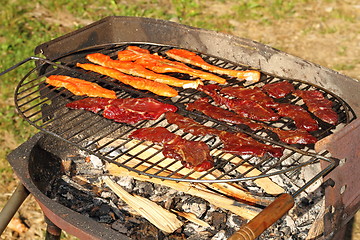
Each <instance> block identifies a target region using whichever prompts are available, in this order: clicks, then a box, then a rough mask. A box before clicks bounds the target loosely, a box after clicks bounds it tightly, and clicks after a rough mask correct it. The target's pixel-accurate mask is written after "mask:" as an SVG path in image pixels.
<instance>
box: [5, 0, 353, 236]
mask: <svg viewBox="0 0 360 240" xmlns="http://www.w3.org/2000/svg"><path fill="white" fill-rule="evenodd" d="M210 2H212V3H213V4H209V5H208V8H207V9H205V10H206V11H209V12H211V13H214V14H216V13H217V12H222V13H223V12H226V11H230V10H229V6H227V5H226V1H210ZM304 2H306V1H304ZM320 2H321V3H322V4H317V1H313V3H312V4H309V5H308V6H305V7H304V8H302V9H298V11H297V14H298V15H299V16H298V17H294V18H286V19H283V20H277V21H272V22H271V23H268V22H264V21H257V20H251V19H250V20H244V21H237V20H232V19H230V20H229V23H230V24H231V25H232V26H233V30H232V31H231V34H233V35H236V36H240V37H244V38H249V39H253V40H255V41H258V42H261V43H264V44H267V45H270V46H272V47H274V48H278V49H280V50H282V51H284V52H288V53H290V54H293V55H295V56H298V57H301V58H303V59H306V60H309V61H311V62H314V63H317V64H319V65H322V66H325V67H328V68H331V69H334V70H336V71H339V72H340V73H343V74H345V75H348V76H350V77H352V78H354V79H360V3H356V1H319V3H320ZM340 10H341V12H342V13H343V15H344V16H346V15H351V16H354V15H355V20H348V19H346V18H345V17H343V16H340V17H329V16H335V15H336V14H335V13H336V11H340ZM332 13H334V14H333V15H331V14H332ZM307 15H311V16H312V17H309V18H308V17H307ZM314 15H315V16H314ZM54 18H55V19H56V17H54ZM80 21H83V20H81V19H78V18H75V17H74V18H72V19H71V21H66V22H72V23H73V24H76V23H77V22H80ZM62 22H63V21H60V23H59V24H61V23H62ZM66 27H67V28H71V24H70V26H66ZM34 47H35V46H34ZM13 147H14V148H15V147H16V146H13ZM14 179H16V177H15V176H14ZM16 184H17V181H12V182H9V184H8V185H7V187H6V189H2V190H1V191H0V201H1V202H4V201H6V200H7V199H8V198H9V197H10V195H11V193H12V191H13V190H14V189H15V186H16ZM16 218H19V219H20V220H21V222H22V223H23V224H25V225H26V227H27V230H26V231H24V232H23V233H21V231H20V230H19V228H18V227H16V226H15V227H9V228H8V229H7V230H6V231H5V233H4V234H3V235H2V236H1V239H43V238H44V237H43V234H44V230H45V224H44V221H43V217H42V213H41V211H40V209H39V207H38V205H37V204H36V202H35V201H34V199H33V198H32V197H31V196H30V197H29V198H28V199H27V200H26V202H25V203H24V204H23V206H22V207H21V208H20V210H19V212H18V213H17V215H16ZM348 237H349V238H348V239H352V240H360V213H358V214H357V215H356V216H355V221H354V225H353V229H352V233H349V236H348ZM63 239H74V238H73V237H71V236H68V235H66V233H65V235H64V237H63Z"/></svg>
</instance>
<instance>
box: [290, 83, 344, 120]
mask: <svg viewBox="0 0 360 240" xmlns="http://www.w3.org/2000/svg"><path fill="white" fill-rule="evenodd" d="M294 94H295V95H296V96H299V97H301V98H302V99H303V101H304V102H305V104H306V106H307V107H308V109H309V111H310V112H311V113H313V114H314V115H315V116H316V117H318V118H320V119H321V120H322V121H324V122H327V123H329V124H332V125H335V124H336V123H337V122H338V120H339V119H338V115H337V113H336V112H335V111H334V110H333V109H332V106H333V102H332V101H330V100H329V99H326V98H325V97H324V95H323V94H322V93H321V92H319V91H317V90H296V91H295V93H294Z"/></svg>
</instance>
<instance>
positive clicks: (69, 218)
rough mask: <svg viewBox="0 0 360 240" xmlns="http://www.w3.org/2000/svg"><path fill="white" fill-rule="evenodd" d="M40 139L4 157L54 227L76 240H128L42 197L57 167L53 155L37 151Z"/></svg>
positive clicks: (34, 138) (29, 141) (44, 196)
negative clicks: (74, 237)
mask: <svg viewBox="0 0 360 240" xmlns="http://www.w3.org/2000/svg"><path fill="white" fill-rule="evenodd" d="M44 137H45V138H46V136H45V135H44V134H40V133H39V134H36V135H35V136H33V137H32V138H31V139H29V140H28V141H27V142H25V143H24V144H22V145H21V146H19V147H18V148H17V149H15V150H14V151H13V152H11V153H10V154H9V155H8V161H9V163H10V164H11V166H12V168H13V170H14V172H15V174H16V175H17V176H18V177H19V179H20V181H21V182H22V183H23V185H24V186H25V187H26V189H28V190H29V192H30V193H31V194H32V195H33V196H34V197H35V199H36V200H37V201H38V203H39V205H40V206H41V208H42V210H43V212H44V213H45V215H46V216H47V217H48V218H49V219H50V220H51V221H52V222H53V223H54V224H56V225H57V226H58V227H60V228H61V229H63V230H64V231H66V232H68V233H69V234H72V235H74V236H76V237H78V238H80V239H109V240H110V239H120V240H122V239H123V240H128V239H129V238H127V237H126V236H124V235H122V234H120V233H118V232H116V231H114V230H112V229H111V228H109V227H107V226H105V225H103V224H100V223H98V222H96V221H94V220H92V219H91V218H89V217H86V216H83V215H81V214H79V213H77V212H75V211H73V210H70V209H69V208H66V207H64V206H62V205H61V204H59V203H57V202H55V201H53V200H52V199H50V198H48V197H47V196H46V195H45V194H44V193H43V191H46V188H45V185H49V183H50V182H51V181H52V180H53V178H55V177H56V174H57V172H56V169H57V165H59V162H58V161H59V158H58V157H55V158H53V157H54V156H55V155H54V154H52V153H49V152H47V151H45V150H44V149H41V148H40V147H39V141H42V138H44ZM55 149H56V148H55ZM50 162H51V163H50ZM30 164H31V165H32V166H30ZM49 164H50V165H51V166H49ZM52 166H55V168H53V169H44V168H46V167H52ZM30 168H31V170H30ZM44 171H46V172H47V171H49V172H51V171H52V175H53V177H51V176H50V175H48V174H47V173H45V175H46V176H41V174H43V173H44ZM41 180H49V181H50V182H47V183H41V182H39V181H41Z"/></svg>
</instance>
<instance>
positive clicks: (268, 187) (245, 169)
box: [214, 150, 285, 196]
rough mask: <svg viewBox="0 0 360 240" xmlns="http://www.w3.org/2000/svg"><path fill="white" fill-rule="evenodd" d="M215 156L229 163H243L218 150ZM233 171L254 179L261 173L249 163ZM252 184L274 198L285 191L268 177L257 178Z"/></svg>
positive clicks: (237, 158)
mask: <svg viewBox="0 0 360 240" xmlns="http://www.w3.org/2000/svg"><path fill="white" fill-rule="evenodd" d="M214 154H215V152H214ZM216 154H217V155H219V156H221V158H223V159H225V160H229V161H230V162H231V163H234V164H239V163H241V162H242V161H243V159H241V158H239V157H236V156H235V157H234V155H232V154H229V153H224V152H221V151H220V150H216ZM235 170H236V171H238V172H239V173H246V174H245V177H254V176H259V175H261V174H262V172H261V171H260V170H258V169H256V168H254V166H252V165H251V164H249V163H242V164H241V165H239V166H238V167H237V168H236V169H235ZM254 183H255V184H256V185H257V186H259V187H261V188H262V189H263V190H264V191H265V192H266V193H268V194H271V195H275V196H276V195H279V194H281V193H284V192H285V190H284V189H283V188H282V187H280V186H279V185H278V184H276V183H274V182H273V181H271V179H270V178H268V177H262V178H258V179H256V180H254Z"/></svg>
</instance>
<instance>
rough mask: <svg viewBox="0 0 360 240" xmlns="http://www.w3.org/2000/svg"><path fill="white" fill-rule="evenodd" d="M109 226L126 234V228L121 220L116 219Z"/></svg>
mask: <svg viewBox="0 0 360 240" xmlns="http://www.w3.org/2000/svg"><path fill="white" fill-rule="evenodd" d="M111 228H112V229H114V230H116V231H118V232H120V233H123V234H125V235H127V233H128V228H127V227H126V226H125V225H124V223H123V221H121V220H117V221H115V222H113V223H112V224H111Z"/></svg>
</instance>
